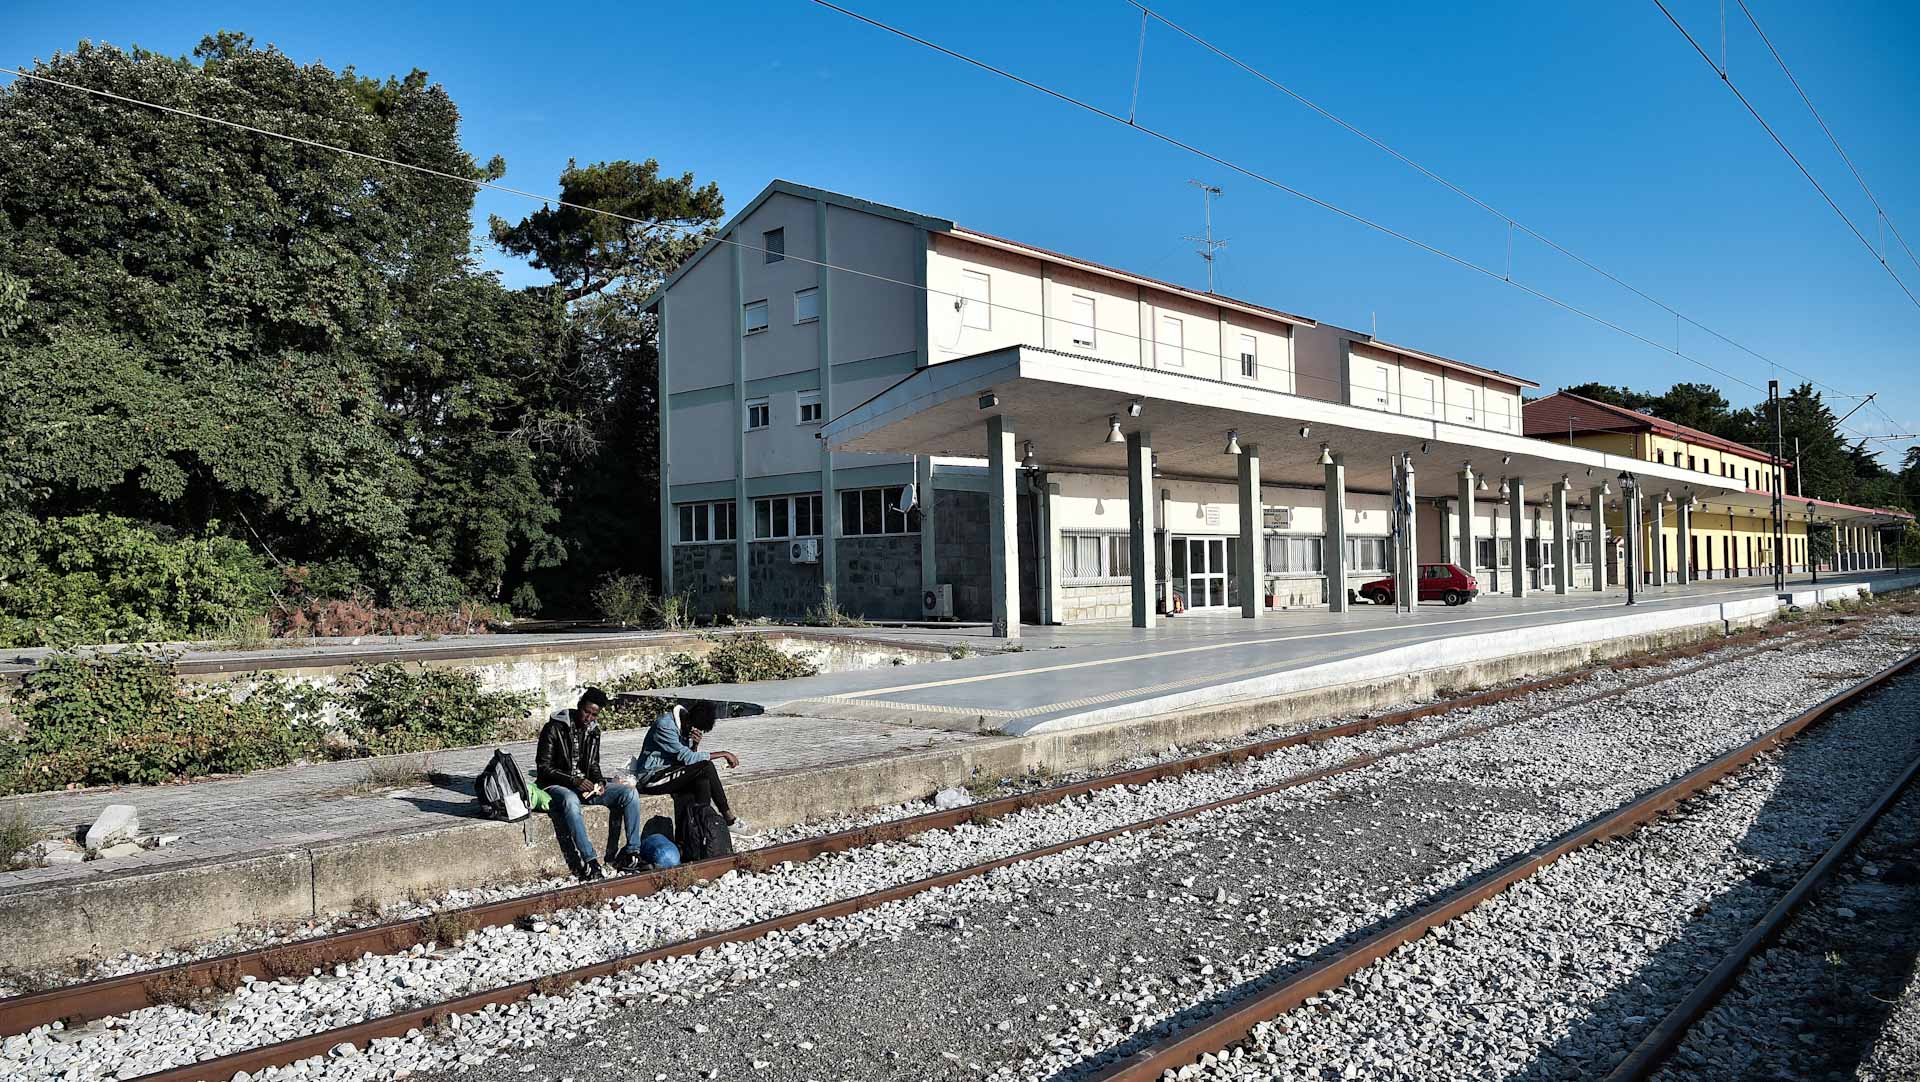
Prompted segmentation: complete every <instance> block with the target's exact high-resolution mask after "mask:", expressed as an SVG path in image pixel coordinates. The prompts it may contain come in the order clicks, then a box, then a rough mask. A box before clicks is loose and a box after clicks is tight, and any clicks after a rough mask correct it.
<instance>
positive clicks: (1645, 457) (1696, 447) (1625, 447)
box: [1522, 391, 1874, 583]
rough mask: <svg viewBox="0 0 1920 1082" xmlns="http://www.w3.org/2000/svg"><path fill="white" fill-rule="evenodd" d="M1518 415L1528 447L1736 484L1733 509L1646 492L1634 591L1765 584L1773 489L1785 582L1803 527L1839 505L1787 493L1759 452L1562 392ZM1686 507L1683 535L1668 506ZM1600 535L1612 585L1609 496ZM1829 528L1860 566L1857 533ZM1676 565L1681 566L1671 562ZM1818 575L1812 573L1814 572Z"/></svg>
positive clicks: (1612, 506) (1801, 550) (1675, 492)
mask: <svg viewBox="0 0 1920 1082" xmlns="http://www.w3.org/2000/svg"><path fill="white" fill-rule="evenodd" d="M1522 414H1523V420H1524V422H1525V431H1526V434H1527V435H1528V436H1531V437H1533V438H1535V439H1542V440H1550V441H1553V442H1557V443H1570V444H1573V445H1575V446H1579V447H1589V448H1592V449H1594V450H1598V451H1606V452H1608V453H1611V454H1617V455H1622V456H1625V457H1631V458H1637V459H1640V460H1642V461H1645V462H1657V463H1661V464H1664V465H1668V466H1677V467H1681V468H1684V469H1687V470H1692V471H1697V472H1699V473H1700V474H1702V475H1703V477H1712V478H1714V479H1715V481H1716V483H1719V484H1725V483H1727V482H1728V481H1737V482H1739V484H1740V486H1741V487H1743V488H1745V489H1746V490H1747V493H1748V498H1746V499H1738V500H1726V499H1723V498H1717V497H1716V498H1711V499H1695V498H1694V497H1693V495H1692V494H1691V493H1689V492H1687V491H1686V490H1685V489H1683V488H1682V489H1675V488H1666V487H1663V488H1662V489H1661V490H1660V491H1648V492H1646V493H1645V494H1644V496H1645V507H1646V511H1645V512H1644V513H1643V522H1642V523H1641V528H1642V531H1643V533H1642V544H1643V545H1644V546H1645V547H1644V548H1643V550H1642V551H1644V552H1645V553H1646V557H1645V560H1644V563H1645V565H1646V566H1644V567H1643V568H1642V569H1641V581H1642V582H1643V583H1650V582H1655V581H1661V582H1687V581H1691V580H1693V579H1702V578H1706V579H1716V578H1734V577H1739V576H1743V575H1764V576H1771V575H1772V574H1773V572H1774V561H1775V554H1774V544H1775V539H1774V529H1773V514H1772V497H1773V491H1774V486H1775V485H1776V484H1783V483H1784V484H1786V485H1787V486H1788V492H1787V493H1786V499H1785V500H1784V501H1783V510H1784V512H1785V514H1784V516H1783V517H1784V518H1785V519H1786V522H1785V523H1784V531H1785V542H1784V550H1785V551H1784V554H1783V555H1784V563H1785V571H1786V572H1787V573H1789V574H1791V573H1795V572H1800V571H1804V570H1806V568H1807V526H1808V523H1809V522H1811V521H1815V520H1816V519H1818V520H1821V521H1826V520H1827V519H1828V518H1830V517H1836V516H1833V515H1831V514H1825V513H1822V511H1823V509H1837V508H1838V506H1839V505H1834V504H1827V503H1825V502H1824V501H1819V500H1808V499H1805V498H1803V497H1796V496H1794V495H1793V494H1792V492H1791V482H1790V481H1788V480H1787V478H1786V470H1785V464H1782V466H1781V468H1780V469H1779V472H1777V473H1776V472H1775V466H1774V464H1773V463H1772V462H1771V461H1770V460H1769V458H1768V456H1767V454H1766V453H1765V452H1763V451H1757V450H1755V449H1754V448H1752V447H1748V446H1746V445H1745V444H1741V443H1735V442H1734V441H1732V440H1728V439H1722V438H1721V437H1719V436H1715V435H1713V434H1711V433H1708V432H1702V431H1700V430H1699V429H1697V428H1689V427H1687V426H1686V425H1681V424H1675V423H1673V422H1671V421H1667V420H1663V419H1662V418H1659V417H1654V416H1652V415H1650V414H1645V413H1639V412H1637V411H1634V410H1630V409H1625V408H1622V407H1620V406H1614V405H1610V404H1608V403H1605V402H1598V401H1595V400H1593V399H1590V398H1582V397H1581V396H1579V395H1575V394H1569V393H1567V392H1566V391H1557V392H1555V393H1553V394H1550V395H1547V396H1546V397H1544V398H1541V399H1538V400H1537V401H1533V402H1528V403H1527V404H1526V406H1525V407H1524V408H1523V411H1522ZM1688 500H1692V501H1693V503H1692V507H1691V512H1692V513H1691V515H1690V517H1689V523H1688V525H1687V526H1686V527H1683V526H1682V523H1681V516H1680V515H1679V514H1678V511H1677V508H1676V502H1685V501H1688ZM1860 510H1864V509H1860ZM1839 517H1844V516H1839ZM1607 528H1608V535H1609V537H1610V538H1613V539H1615V541H1614V543H1613V546H1612V547H1613V551H1612V552H1610V553H1609V557H1608V562H1609V566H1610V569H1609V571H1608V579H1609V580H1610V581H1612V582H1619V581H1621V576H1623V575H1624V574H1625V557H1624V553H1623V551H1622V550H1623V549H1624V545H1621V544H1619V543H1618V539H1619V538H1620V531H1621V530H1623V529H1624V528H1625V520H1624V515H1623V513H1622V511H1621V510H1620V509H1619V495H1618V494H1617V493H1616V494H1615V495H1614V496H1613V497H1612V499H1611V500H1610V501H1609V503H1608V510H1607ZM1683 528H1685V529H1686V536H1685V537H1684V538H1683V537H1682V530H1683ZM1838 529H1839V531H1840V537H1839V540H1840V547H1841V549H1842V551H1844V552H1857V553H1859V554H1860V555H1861V556H1863V557H1864V556H1866V555H1868V554H1869V553H1870V551H1871V549H1872V548H1873V547H1874V545H1873V539H1871V538H1869V537H1867V536H1865V533H1866V531H1864V530H1859V531H1857V532H1858V533H1859V536H1857V537H1856V536H1854V528H1851V527H1847V526H1840V527H1838ZM1683 559H1684V560H1685V565H1684V566H1682V564H1681V562H1680V561H1682V560H1683ZM1867 565H1868V562H1867V561H1866V560H1864V559H1862V560H1860V561H1859V566H1863V567H1864V566H1867ZM1827 569H1828V568H1827V566H1826V565H1823V566H1822V570H1827Z"/></svg>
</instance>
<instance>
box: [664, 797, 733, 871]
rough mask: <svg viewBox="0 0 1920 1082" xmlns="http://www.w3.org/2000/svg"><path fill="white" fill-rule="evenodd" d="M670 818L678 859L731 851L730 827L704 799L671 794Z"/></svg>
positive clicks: (684, 860)
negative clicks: (672, 823)
mask: <svg viewBox="0 0 1920 1082" xmlns="http://www.w3.org/2000/svg"><path fill="white" fill-rule="evenodd" d="M673 820H674V844H675V845H678V846H679V847H680V860H681V862H682V863H684V864H692V863H694V862H695V861H700V860H712V859H713V858H714V857H730V856H732V855H733V831H731V830H728V829H727V821H726V820H725V819H722V818H720V813H719V812H717V811H714V810H713V805H712V804H710V803H708V802H707V801H705V800H695V799H693V798H691V797H675V798H674V800H673Z"/></svg>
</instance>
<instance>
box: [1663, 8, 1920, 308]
mask: <svg viewBox="0 0 1920 1082" xmlns="http://www.w3.org/2000/svg"><path fill="white" fill-rule="evenodd" d="M1653 6H1654V7H1657V8H1659V9H1660V13H1661V14H1662V15H1665V16H1666V17H1667V21H1668V22H1670V23H1672V24H1673V28H1674V29H1675V30H1678V31H1680V36H1681V37H1684V38H1686V39H1687V44H1688V45H1691V46H1693V51H1694V52H1696V53H1699V54H1700V59H1702V60H1704V61H1706V62H1707V66H1708V67H1710V68H1712V69H1713V70H1714V72H1715V73H1716V74H1718V75H1719V76H1720V82H1721V83H1722V84H1724V85H1725V86H1726V88H1727V89H1728V90H1730V91H1732V92H1733V96H1734V97H1735V98H1738V99H1739V100H1740V104H1741V105H1743V106H1745V107H1746V109H1747V112H1748V113H1750V114H1751V115H1752V116H1753V119H1754V120H1756V121H1758V122H1759V124H1760V127H1761V128H1762V129H1763V130H1764V131H1766V133H1767V136H1768V137H1769V138H1771V139H1772V140H1773V142H1774V145H1775V146H1778V147H1779V148H1780V152H1781V153H1783V154H1785V155H1786V156H1787V159H1788V160H1789V161H1791V162H1793V165H1794V168H1796V169H1798V170H1800V175H1801V176H1803V177H1806V178H1807V183H1808V184H1811V185H1813V190H1814V191H1816V192H1819V193H1820V198H1822V199H1824V200H1826V201H1827V206H1829V207H1832V208H1833V212H1834V213H1835V214H1837V215H1839V216H1840V220H1841V221H1842V222H1844V223H1846V226H1847V229H1848V230H1849V231H1850V232H1852V233H1853V235H1854V236H1855V237H1857V238H1859V240H1860V243H1861V244H1862V245H1863V246H1865V248H1866V249H1867V251H1868V252H1869V253H1871V254H1872V255H1873V259H1874V262H1876V263H1878V264H1880V266H1881V267H1882V268H1883V269H1884V270H1885V271H1886V272H1887V275H1888V277H1890V278H1892V279H1893V282H1894V284H1895V285H1897V286H1899V287H1900V292H1902V293H1905V294H1906V295H1907V299H1908V300H1910V301H1912V302H1913V304H1914V306H1915V307H1917V308H1920V297H1916V296H1914V293H1913V290H1911V289H1908V288H1907V283H1906V282H1904V281H1902V280H1901V278H1900V273H1899V272H1898V271H1896V270H1894V269H1893V264H1891V263H1888V262H1887V260H1886V257H1885V256H1883V255H1881V254H1880V252H1879V250H1878V249H1876V248H1874V246H1873V242H1872V241H1871V240H1868V239H1867V235H1866V234H1865V233H1862V232H1860V227H1859V226H1857V225H1854V224H1853V219H1852V218H1849V217H1847V212H1846V211H1844V210H1841V209H1840V204H1838V203H1836V202H1834V201H1833V196H1831V195H1828V194H1827V189H1826V188H1825V187H1823V186H1822V185H1821V184H1820V181H1819V180H1817V179H1815V177H1814V175H1813V173H1812V172H1811V171H1809V170H1808V169H1807V167H1806V164H1805V163H1804V162H1802V161H1801V160H1800V157H1799V155H1797V154H1795V153H1794V152H1793V148H1792V147H1789V146H1787V142H1786V140H1784V139H1782V138H1780V133H1779V132H1776V131H1774V130H1773V125H1771V124H1769V123H1767V118H1766V117H1764V116H1761V115H1760V110H1759V109H1757V108H1755V107H1754V104H1753V102H1751V101H1749V100H1747V96H1746V95H1745V94H1742V93H1741V92H1740V88H1739V87H1737V86H1735V85H1734V83H1733V80H1732V79H1731V78H1729V77H1728V75H1727V73H1726V71H1725V69H1723V68H1721V67H1720V65H1718V64H1716V63H1714V61H1713V57H1712V56H1710V55H1708V53H1707V51H1706V50H1705V49H1703V48H1701V47H1700V43H1699V42H1698V41H1696V40H1694V36H1693V35H1692V34H1691V33H1689V32H1688V31H1687V28H1686V27H1685V26H1682V25H1681V23H1680V20H1679V19H1676V18H1674V16H1673V12H1671V11H1669V10H1667V5H1666V4H1664V3H1661V0H1653Z"/></svg>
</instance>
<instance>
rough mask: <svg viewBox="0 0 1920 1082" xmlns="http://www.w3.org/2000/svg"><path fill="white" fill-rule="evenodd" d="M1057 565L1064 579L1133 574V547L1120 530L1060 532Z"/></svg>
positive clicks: (1123, 576) (1115, 576) (1115, 577)
mask: <svg viewBox="0 0 1920 1082" xmlns="http://www.w3.org/2000/svg"><path fill="white" fill-rule="evenodd" d="M1060 565H1061V566H1060V576H1061V578H1062V579H1063V580H1066V581H1076V580H1077V581H1082V582H1084V581H1088V580H1091V579H1123V578H1126V577H1128V576H1129V575H1131V574H1133V550H1132V549H1130V548H1129V547H1128V543H1127V535H1126V534H1123V533H1062V534H1061V535H1060Z"/></svg>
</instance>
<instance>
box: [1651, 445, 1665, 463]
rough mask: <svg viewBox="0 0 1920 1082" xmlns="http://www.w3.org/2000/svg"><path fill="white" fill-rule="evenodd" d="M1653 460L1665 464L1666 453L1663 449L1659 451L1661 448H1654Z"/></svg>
mask: <svg viewBox="0 0 1920 1082" xmlns="http://www.w3.org/2000/svg"><path fill="white" fill-rule="evenodd" d="M1653 460H1654V461H1655V462H1658V463H1660V464H1661V465H1665V464H1666V461H1667V453H1666V452H1665V451H1661V450H1657V449H1656V450H1655V451H1654V452H1653Z"/></svg>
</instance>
